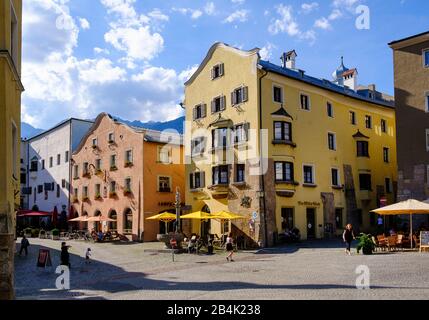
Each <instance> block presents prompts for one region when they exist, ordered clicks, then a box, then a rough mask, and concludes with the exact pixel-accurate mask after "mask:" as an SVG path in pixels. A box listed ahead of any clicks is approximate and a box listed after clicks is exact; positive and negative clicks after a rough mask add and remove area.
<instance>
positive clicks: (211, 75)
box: [210, 67, 215, 80]
mask: <svg viewBox="0 0 429 320" xmlns="http://www.w3.org/2000/svg"><path fill="white" fill-rule="evenodd" d="M214 70H215V68H214V67H213V68H212V69H211V71H210V72H211V74H210V77H211V79H212V80H214V76H215V74H214Z"/></svg>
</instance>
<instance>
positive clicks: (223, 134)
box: [212, 128, 228, 148]
mask: <svg viewBox="0 0 429 320" xmlns="http://www.w3.org/2000/svg"><path fill="white" fill-rule="evenodd" d="M227 146H228V129H227V128H219V129H215V130H213V131H212V147H213V148H226V147H227Z"/></svg>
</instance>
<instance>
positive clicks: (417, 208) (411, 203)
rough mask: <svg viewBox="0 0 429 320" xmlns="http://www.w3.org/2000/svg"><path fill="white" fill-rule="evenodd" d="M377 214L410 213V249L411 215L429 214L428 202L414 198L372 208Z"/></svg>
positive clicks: (411, 233) (411, 234)
mask: <svg viewBox="0 0 429 320" xmlns="http://www.w3.org/2000/svg"><path fill="white" fill-rule="evenodd" d="M371 212H375V213H377V214H379V215H382V216H383V215H384V216H388V215H405V214H409V215H410V237H411V249H412V248H413V239H412V236H413V215H414V214H429V204H428V203H424V202H421V201H417V200H414V199H410V200H407V201H403V202H399V203H395V204H392V205H390V206H387V207H383V208H379V209H375V210H372V211H371Z"/></svg>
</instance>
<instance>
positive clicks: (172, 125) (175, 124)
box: [114, 117, 185, 134]
mask: <svg viewBox="0 0 429 320" xmlns="http://www.w3.org/2000/svg"><path fill="white" fill-rule="evenodd" d="M114 118H115V119H117V120H118V121H120V122H123V123H126V124H127V125H129V126H132V127H139V128H145V129H151V130H157V131H164V130H167V129H170V130H176V131H177V132H179V133H181V134H183V123H184V122H185V117H180V118H177V119H175V120H171V121H166V122H154V121H150V122H141V121H137V120H136V121H128V120H123V119H121V118H118V117H114Z"/></svg>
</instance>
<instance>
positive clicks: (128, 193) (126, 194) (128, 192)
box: [124, 189, 133, 196]
mask: <svg viewBox="0 0 429 320" xmlns="http://www.w3.org/2000/svg"><path fill="white" fill-rule="evenodd" d="M132 194H133V192H132V191H131V190H130V189H127V190H124V196H130V195H132Z"/></svg>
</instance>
